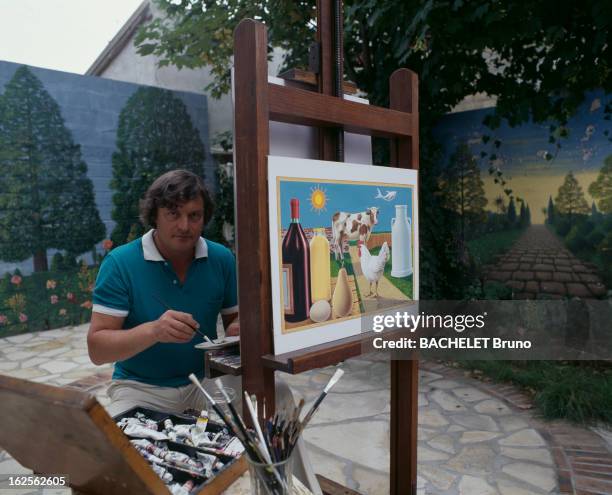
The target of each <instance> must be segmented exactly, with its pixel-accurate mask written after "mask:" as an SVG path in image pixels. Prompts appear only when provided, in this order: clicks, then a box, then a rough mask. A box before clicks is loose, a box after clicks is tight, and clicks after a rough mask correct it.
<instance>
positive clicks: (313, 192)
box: [310, 186, 327, 214]
mask: <svg viewBox="0 0 612 495" xmlns="http://www.w3.org/2000/svg"><path fill="white" fill-rule="evenodd" d="M326 203H327V195H326V194H325V189H322V188H321V186H317V187H311V188H310V204H311V205H312V208H311V209H312V210H314V211H316V212H317V213H319V214H320V213H321V212H322V211H324V210H325V204H326Z"/></svg>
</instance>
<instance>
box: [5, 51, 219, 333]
mask: <svg viewBox="0 0 612 495" xmlns="http://www.w3.org/2000/svg"><path fill="white" fill-rule="evenodd" d="M208 150H209V146H208V127H207V109H206V98H205V97H204V96H202V95H196V94H189V93H180V92H170V91H167V90H161V89H158V88H153V87H147V86H138V85H134V84H129V83H123V82H118V81H111V80H106V79H99V78H94V77H86V76H78V75H74V74H67V73H62V72H57V71H50V70H44V69H38V68H34V67H27V66H20V65H18V64H13V63H7V62H0V336H4V335H9V334H12V333H19V332H23V331H31V330H42V329H45V328H54V327H57V326H63V325H66V324H74V323H80V322H82V321H85V320H87V319H88V318H89V310H90V308H91V300H90V299H91V290H92V284H93V282H94V280H95V275H96V272H97V266H98V264H99V262H100V261H101V259H102V257H103V256H104V254H105V253H106V252H108V250H110V249H112V247H113V246H117V245H119V244H123V243H125V242H126V241H129V240H131V239H133V238H135V237H137V236H139V235H141V234H142V232H143V228H142V226H141V225H140V223H139V221H138V199H139V198H140V197H141V195H142V194H143V193H144V191H145V190H146V188H147V187H148V186H149V184H150V183H151V182H152V181H153V180H154V179H155V177H157V176H158V175H159V174H161V173H163V172H164V171H166V170H170V169H173V168H178V167H181V168H187V169H189V170H192V171H194V172H196V173H198V174H200V175H203V176H204V177H205V178H206V180H207V182H208V183H209V185H210V186H212V187H213V189H214V177H215V174H214V168H213V167H214V165H213V161H212V159H211V158H210V154H209V151H208Z"/></svg>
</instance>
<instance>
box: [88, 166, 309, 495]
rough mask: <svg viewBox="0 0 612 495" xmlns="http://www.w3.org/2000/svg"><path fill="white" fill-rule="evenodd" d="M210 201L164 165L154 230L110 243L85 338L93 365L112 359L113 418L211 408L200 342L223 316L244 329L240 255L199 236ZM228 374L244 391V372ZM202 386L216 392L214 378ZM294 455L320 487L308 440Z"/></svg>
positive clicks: (151, 194)
mask: <svg viewBox="0 0 612 495" xmlns="http://www.w3.org/2000/svg"><path fill="white" fill-rule="evenodd" d="M213 209H214V206H213V203H212V201H211V199H210V196H209V194H208V192H207V190H206V187H205V186H204V183H203V181H202V179H201V178H200V177H198V176H197V175H195V174H193V173H191V172H188V171H186V170H173V171H170V172H167V173H165V174H164V175H162V176H161V177H159V178H157V179H156V180H155V181H154V182H153V184H152V185H151V186H150V187H149V189H148V190H147V192H146V194H145V196H144V199H143V200H142V201H141V204H140V217H141V221H142V222H143V224H145V225H148V226H151V227H152V229H151V230H149V231H148V232H147V233H146V234H145V235H143V236H142V237H141V238H139V239H136V240H134V241H132V242H129V243H128V244H125V245H123V246H120V247H118V248H116V249H114V250H113V251H111V252H110V253H109V254H108V255H107V256H106V257H105V259H104V261H103V263H102V266H101V267H100V271H99V273H98V278H97V279H96V285H95V288H94V294H93V303H94V304H93V308H92V316H91V324H90V327H89V333H88V335H87V345H88V349H89V356H90V358H91V360H92V361H93V362H94V363H95V364H103V363H111V362H114V363H115V370H114V373H113V380H112V382H111V385H110V386H109V388H108V396H109V397H110V399H111V402H110V404H109V406H107V410H108V412H109V414H110V415H112V416H116V415H118V414H120V413H122V412H124V411H127V410H128V409H131V408H133V407H136V406H141V407H145V408H148V409H154V410H158V411H163V412H169V413H170V412H177V413H181V412H183V411H184V410H185V409H196V410H202V409H205V408H206V407H207V405H206V400H205V398H204V397H203V394H202V393H201V391H199V390H198V388H197V387H196V386H195V385H194V384H193V383H191V382H190V380H189V378H188V377H189V374H190V373H194V374H195V375H196V376H198V377H199V378H200V380H202V378H203V375H204V353H203V351H201V350H198V349H195V347H194V346H195V344H197V343H199V342H202V341H203V337H202V334H204V335H206V336H208V337H209V338H211V339H212V338H216V337H217V330H216V327H217V318H218V315H219V314H221V318H222V320H223V325H224V327H225V334H226V335H238V334H239V331H240V328H239V322H238V299H237V286H236V265H235V260H234V256H233V255H232V253H231V252H230V251H229V250H228V249H227V248H225V247H223V246H222V245H220V244H217V243H215V242H212V241H210V240H208V239H204V238H203V237H201V233H202V230H203V229H204V226H205V225H206V223H207V222H208V221H209V220H210V218H211V217H212V214H213ZM224 378H226V382H228V383H227V384H228V385H230V386H232V387H234V388H235V389H236V390H240V388H241V385H240V379H239V377H224ZM203 386H204V387H207V388H209V390H210V391H211V392H212V391H214V389H213V388H212V387H210V385H209V384H208V383H207V380H205V381H204V383H203ZM276 398H277V406H281V407H282V406H283V405H285V406H286V405H288V404H293V397H292V394H291V391H290V390H289V388H288V387H287V385H286V384H285V383H284V382H282V381H281V380H278V381H277V388H276ZM241 402H242V401H240V400H238V401H237V402H236V406H237V407H238V408H240V407H241ZM295 456H296V460H295V467H294V475H296V476H297V477H298V478H299V479H301V480H302V482H304V483H305V484H306V486H308V487H309V488H310V489H311V491H312V492H313V493H314V494H315V495H317V494H320V493H321V491H320V488H319V486H318V483H317V482H316V478H315V476H314V472H313V471H312V468H311V466H310V463H309V461H308V456H307V454H306V452H305V450H304V445H303V442H302V440H301V439H300V441H299V442H298V444H297V448H296V449H295Z"/></svg>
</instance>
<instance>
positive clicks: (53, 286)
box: [47, 280, 57, 290]
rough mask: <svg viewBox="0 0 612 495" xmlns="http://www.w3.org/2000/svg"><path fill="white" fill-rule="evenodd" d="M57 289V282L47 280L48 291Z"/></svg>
mask: <svg viewBox="0 0 612 495" xmlns="http://www.w3.org/2000/svg"><path fill="white" fill-rule="evenodd" d="M56 287H57V282H56V281H55V280H47V289H49V290H51V289H55V288H56Z"/></svg>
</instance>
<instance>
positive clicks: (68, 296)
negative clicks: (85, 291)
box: [66, 292, 76, 302]
mask: <svg viewBox="0 0 612 495" xmlns="http://www.w3.org/2000/svg"><path fill="white" fill-rule="evenodd" d="M66 299H68V300H69V301H70V302H74V301H75V300H76V296H75V295H74V293H72V292H68V294H66Z"/></svg>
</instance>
